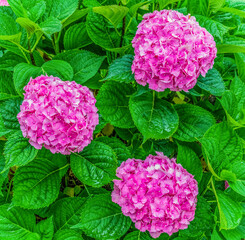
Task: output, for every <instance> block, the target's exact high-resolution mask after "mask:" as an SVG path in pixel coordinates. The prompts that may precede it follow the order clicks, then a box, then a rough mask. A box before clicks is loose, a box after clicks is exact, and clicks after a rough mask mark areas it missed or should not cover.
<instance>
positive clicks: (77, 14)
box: [63, 8, 89, 28]
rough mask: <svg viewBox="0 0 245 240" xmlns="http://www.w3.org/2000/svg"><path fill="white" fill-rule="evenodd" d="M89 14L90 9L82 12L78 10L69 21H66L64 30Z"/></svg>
mask: <svg viewBox="0 0 245 240" xmlns="http://www.w3.org/2000/svg"><path fill="white" fill-rule="evenodd" d="M88 12H89V9H88V8H84V9H81V10H76V11H75V12H74V13H73V14H72V15H71V16H70V17H69V18H68V19H66V20H65V21H64V22H63V28H64V27H67V26H68V25H70V24H71V23H73V22H76V21H77V20H79V19H80V18H82V17H84V16H85V15H87V13H88Z"/></svg>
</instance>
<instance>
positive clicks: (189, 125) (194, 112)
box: [173, 104, 215, 142]
mask: <svg viewBox="0 0 245 240" xmlns="http://www.w3.org/2000/svg"><path fill="white" fill-rule="evenodd" d="M174 107H175V110H176V111H177V113H178V115H179V128H178V129H177V131H176V132H175V134H174V136H173V137H174V138H176V139H178V140H181V141H186V142H194V141H196V140H197V138H200V137H202V136H203V135H204V133H205V132H206V131H207V130H208V129H209V128H210V127H211V126H212V125H213V124H215V119H214V117H213V116H212V114H211V113H210V112H208V111H207V110H205V109H203V108H201V107H198V106H194V105H191V104H176V105H175V106H174Z"/></svg>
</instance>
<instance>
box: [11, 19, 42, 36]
mask: <svg viewBox="0 0 245 240" xmlns="http://www.w3.org/2000/svg"><path fill="white" fill-rule="evenodd" d="M16 22H17V23H19V24H20V26H21V27H23V28H25V29H26V31H27V33H28V34H29V35H32V34H33V33H34V32H36V31H38V29H39V27H38V25H37V24H36V23H35V22H33V21H31V20H30V19H28V18H23V17H19V18H17V19H16Z"/></svg>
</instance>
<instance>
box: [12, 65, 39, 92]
mask: <svg viewBox="0 0 245 240" xmlns="http://www.w3.org/2000/svg"><path fill="white" fill-rule="evenodd" d="M41 73H42V69H41V68H39V67H35V66H33V65H30V64H27V63H20V64H18V65H17V66H16V67H15V68H14V85H15V89H16V91H17V92H18V94H19V95H20V96H23V92H24V90H23V88H24V86H26V85H27V83H28V82H29V81H30V78H36V77H38V76H39V75H41Z"/></svg>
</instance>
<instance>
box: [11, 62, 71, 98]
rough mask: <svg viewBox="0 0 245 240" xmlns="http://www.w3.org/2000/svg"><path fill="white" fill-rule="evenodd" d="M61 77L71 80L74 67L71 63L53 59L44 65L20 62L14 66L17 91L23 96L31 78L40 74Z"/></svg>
mask: <svg viewBox="0 0 245 240" xmlns="http://www.w3.org/2000/svg"><path fill="white" fill-rule="evenodd" d="M45 74H47V75H49V76H51V75H52V76H54V77H59V78H60V79H61V80H64V81H66V80H68V81H71V80H72V79H73V69H72V67H71V66H70V64H69V63H67V62H65V61H61V60H51V61H48V62H45V63H44V64H43V65H42V67H36V66H33V65H30V64H27V63H20V64H18V65H17V66H16V67H15V68H14V84H15V88H16V91H17V92H18V93H19V95H20V96H23V92H24V90H23V88H24V86H26V85H27V84H28V82H29V81H30V79H31V78H33V79H34V78H36V77H38V76H40V75H45Z"/></svg>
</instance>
